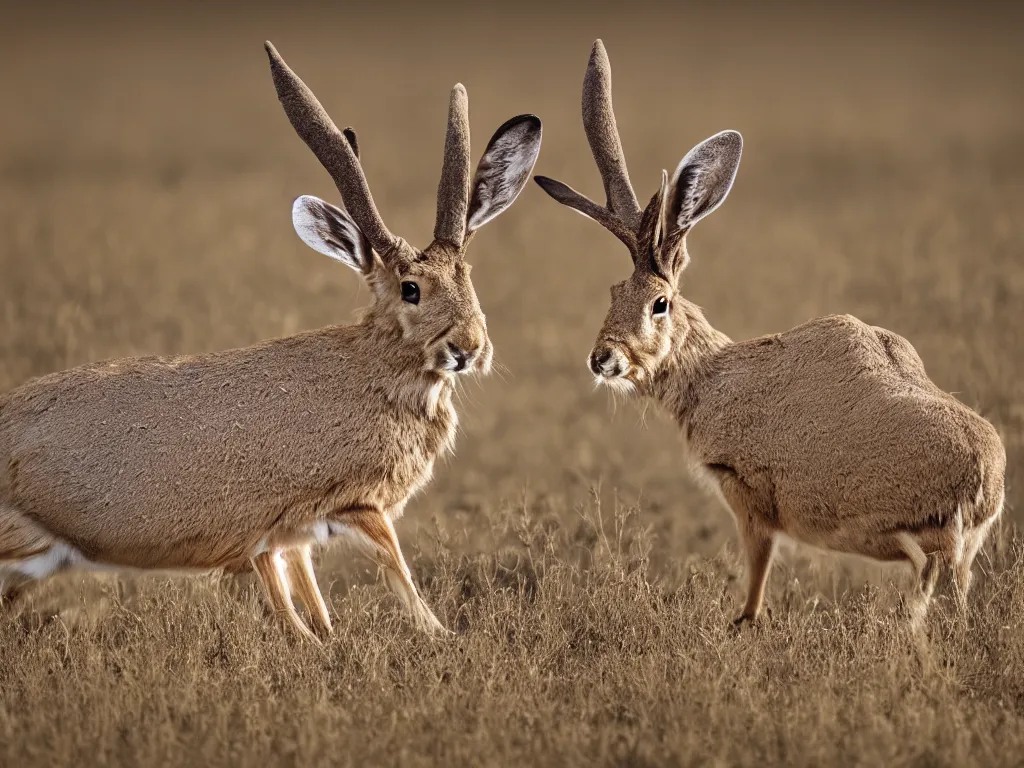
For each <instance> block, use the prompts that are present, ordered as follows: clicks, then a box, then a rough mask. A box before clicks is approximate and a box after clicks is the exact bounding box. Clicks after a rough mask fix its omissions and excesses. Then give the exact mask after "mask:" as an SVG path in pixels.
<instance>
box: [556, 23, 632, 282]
mask: <svg viewBox="0 0 1024 768" xmlns="http://www.w3.org/2000/svg"><path fill="white" fill-rule="evenodd" d="M583 128H584V130H585V131H586V133H587V141H588V142H589V144H590V151H591V153H592V154H593V155H594V162H595V163H597V168H598V170H599V171H600V172H601V181H602V182H603V183H604V191H605V194H606V195H607V198H608V203H607V205H605V206H601V205H598V204H597V203H595V202H594V201H593V200H591V199H590V198H588V197H587V196H586V195H582V194H580V193H579V192H577V191H576V190H575V189H573V188H572V187H569V186H567V185H565V184H563V183H562V182H560V181H555V180H554V179H550V178H548V177H546V176H537V177H536V182H537V183H538V184H539V185H540V186H541V188H542V189H543V190H544V191H545V192H547V193H548V194H549V195H551V197H553V198H555V200H557V201H558V202H560V203H561V204H562V205H566V206H568V207H570V208H572V209H573V210H576V211H579V212H580V213H582V214H583V215H584V216H589V217H590V218H592V219H594V221H596V222H597V223H598V224H600V225H601V226H603V227H604V228H605V229H607V230H608V231H610V232H611V233H612V234H613V235H615V236H616V237H617V238H618V239H619V240H621V241H622V242H623V244H625V246H626V247H627V248H628V249H629V255H630V256H631V257H632V258H633V261H634V262H635V261H636V258H637V237H638V234H639V227H640V224H641V221H640V219H641V213H642V212H641V210H640V204H639V203H638V202H637V199H636V194H635V193H634V192H633V185H632V184H630V182H629V173H628V171H627V170H626V156H625V155H624V154H623V152H622V142H621V141H619V130H618V128H617V127H616V126H615V113H614V112H613V111H612V73H611V65H610V64H609V63H608V54H607V53H606V52H605V50H604V43H602V42H601V41H600V40H597V41H595V42H594V48H593V50H592V51H591V52H590V62H589V63H588V64H587V74H586V76H585V77H584V78H583Z"/></svg>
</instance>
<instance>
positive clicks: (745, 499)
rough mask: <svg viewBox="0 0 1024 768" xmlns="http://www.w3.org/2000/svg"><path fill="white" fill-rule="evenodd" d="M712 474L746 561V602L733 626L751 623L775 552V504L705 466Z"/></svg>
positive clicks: (732, 474) (724, 470)
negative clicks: (733, 524) (734, 523)
mask: <svg viewBox="0 0 1024 768" xmlns="http://www.w3.org/2000/svg"><path fill="white" fill-rule="evenodd" d="M707 468H708V469H709V470H710V471H711V472H712V474H713V476H714V478H715V481H716V482H717V484H718V488H719V490H720V491H721V494H722V499H723V500H724V501H725V503H726V505H727V506H728V507H729V511H730V512H732V515H733V518H734V519H735V520H736V528H737V531H738V532H739V535H740V542H741V544H742V546H743V552H744V554H745V555H746V559H747V599H746V603H745V604H744V606H743V612H742V613H741V614H740V615H739V616H738V617H737V618H736V619H735V621H734V622H733V624H734V625H736V626H740V625H742V624H744V623H745V622H753V621H755V620H756V619H757V617H758V615H759V614H760V613H761V605H762V604H763V602H764V590H765V585H766V584H767V583H768V574H769V573H770V572H771V567H772V556H773V555H774V553H775V527H774V524H773V521H774V519H775V505H774V504H773V503H772V501H771V499H770V497H769V496H768V495H767V494H765V493H761V492H758V491H757V490H755V489H754V488H752V487H751V486H750V485H748V484H747V483H745V482H744V481H743V479H742V478H741V477H740V476H739V475H738V474H737V473H736V471H735V470H734V469H732V467H729V466H727V465H724V464H712V465H708V467H707Z"/></svg>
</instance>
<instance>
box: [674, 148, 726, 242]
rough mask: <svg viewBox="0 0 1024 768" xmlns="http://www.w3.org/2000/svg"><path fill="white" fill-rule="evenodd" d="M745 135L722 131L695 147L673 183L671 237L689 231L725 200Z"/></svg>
mask: <svg viewBox="0 0 1024 768" xmlns="http://www.w3.org/2000/svg"><path fill="white" fill-rule="evenodd" d="M742 153H743V137H742V136H740V134H739V133H738V132H737V131H722V132H721V133H716V134H715V135H714V136H712V137H711V138H709V139H705V140H704V141H702V142H701V143H700V144H698V145H697V146H695V147H694V148H693V149H691V150H690V151H689V152H688V153H687V154H686V157H684V158H683V159H682V161H680V163H679V165H678V166H677V167H676V170H675V173H673V174H672V181H671V183H670V184H669V201H668V206H667V216H668V226H669V231H668V233H667V234H668V236H669V237H672V236H673V235H675V234H677V233H679V232H682V233H685V232H687V231H688V230H689V229H690V227H692V226H693V225H694V224H696V223H697V222H698V221H700V220H701V219H703V218H704V217H705V216H707V215H708V214H709V213H711V212H712V211H713V210H715V209H716V208H717V207H718V206H719V205H721V204H722V202H723V201H724V200H725V198H726V196H727V195H728V194H729V190H730V189H732V183H733V181H734V180H735V179H736V171H737V170H739V167H740V155H741V154H742Z"/></svg>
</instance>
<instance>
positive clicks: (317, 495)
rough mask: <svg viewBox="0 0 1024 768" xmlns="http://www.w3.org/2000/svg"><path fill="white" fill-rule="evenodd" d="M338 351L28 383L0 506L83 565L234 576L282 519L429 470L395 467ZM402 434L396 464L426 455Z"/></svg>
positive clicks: (226, 358)
mask: <svg viewBox="0 0 1024 768" xmlns="http://www.w3.org/2000/svg"><path fill="white" fill-rule="evenodd" d="M350 336H351V334H350V333H349V332H348V330H347V329H345V328H337V329H331V331H330V332H326V333H325V332H323V331H318V332H314V333H309V334H303V335H300V336H297V337H291V338H288V339H279V340H274V341H270V342H265V343H263V344H260V345H256V346H255V347H251V348H247V349H245V350H234V351H229V352H220V353H213V354H209V355H203V356H197V357H188V358H180V359H173V358H172V359H161V358H138V359H129V360H119V361H111V362H109V363H97V364H92V365H86V366H82V367H79V368H75V369H72V370H69V371H63V372H60V373H56V374H51V375H49V376H45V377H42V378H40V379H37V380H35V381H32V382H29V383H28V384H26V385H24V386H23V387H21V388H19V389H16V390H14V391H13V392H11V393H9V394H8V396H7V402H6V405H5V406H4V412H3V417H2V419H0V446H5V445H6V446H7V450H6V455H7V456H8V458H7V459H5V461H8V462H9V464H10V465H11V469H10V470H9V471H8V479H7V484H8V486H9V489H8V490H7V494H6V495H7V497H8V498H9V502H10V504H11V505H13V506H14V507H15V508H16V509H17V510H18V511H19V513H21V514H22V515H24V516H25V517H27V518H28V519H30V520H32V521H34V522H36V523H38V524H40V525H42V526H43V527H44V528H45V529H46V530H47V531H48V532H49V533H51V534H53V535H54V536H56V537H58V538H60V539H61V540H63V541H66V542H68V543H70V544H72V545H73V546H74V547H75V548H76V549H77V550H79V551H80V552H82V553H83V554H84V555H85V556H86V557H87V558H89V559H94V560H100V561H104V562H114V563H116V564H119V565H140V566H141V565H145V566H148V567H189V566H193V567H215V566H217V565H221V564H224V563H229V562H235V561H238V560H239V559H241V558H244V557H246V556H247V555H248V553H249V551H250V550H251V548H252V547H254V546H255V545H256V543H257V542H258V541H259V539H260V537H261V536H262V535H264V534H265V533H266V532H267V531H268V530H269V529H270V528H272V527H274V526H275V525H281V524H287V522H288V518H289V517H290V516H295V515H300V516H301V515H306V514H308V513H309V511H310V510H311V509H314V508H315V509H320V507H321V506H324V505H327V506H329V507H334V508H343V507H345V506H347V505H349V504H351V505H358V504H375V505H376V504H379V505H380V506H381V507H382V508H386V506H387V505H388V504H392V503H397V502H399V501H401V500H403V499H401V498H392V496H393V495H394V494H395V489H396V488H400V487H402V486H403V484H404V485H405V486H413V485H415V483H416V482H417V480H418V478H417V477H415V474H416V472H417V471H423V468H424V467H423V465H424V464H425V463H427V464H429V458H432V457H429V458H427V457H426V456H424V457H422V458H423V460H421V461H419V462H415V461H414V462H409V461H407V460H405V459H407V458H408V457H406V456H401V455H396V451H395V449H394V447H393V438H391V439H390V440H389V436H392V435H393V434H394V432H395V428H396V419H397V418H399V416H396V412H395V411H396V409H393V408H388V407H386V406H385V405H384V404H383V403H382V401H381V399H380V398H379V397H376V396H375V393H374V392H373V391H371V390H370V389H369V387H370V386H371V383H369V382H368V381H367V380H365V379H363V378H360V377H359V376H354V375H352V372H351V370H350V368H351V367H353V365H352V364H353V362H354V361H352V360H349V361H348V362H346V357H349V358H350V357H351V356H352V355H358V354H360V350H354V349H352V345H351V341H352V339H351V337H350ZM403 426H405V427H406V429H407V430H408V431H409V434H408V435H407V441H406V443H405V444H404V446H403V447H404V448H405V450H406V451H408V452H409V453H413V454H414V453H415V452H416V450H417V449H418V448H419V449H420V450H421V452H422V453H424V454H426V453H428V452H429V447H430V446H426V445H424V440H425V439H428V438H430V437H431V435H429V434H427V433H418V432H417V431H416V422H415V420H410V421H409V423H408V424H404V425H403ZM428 469H429V467H428ZM403 472H405V473H406V474H408V475H410V476H408V477H405V476H402V473H403ZM341 478H346V479H347V480H348V482H347V483H341V482H340V479H341ZM323 511H332V510H331V509H324V510H323Z"/></svg>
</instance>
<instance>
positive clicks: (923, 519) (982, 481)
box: [689, 315, 1005, 545]
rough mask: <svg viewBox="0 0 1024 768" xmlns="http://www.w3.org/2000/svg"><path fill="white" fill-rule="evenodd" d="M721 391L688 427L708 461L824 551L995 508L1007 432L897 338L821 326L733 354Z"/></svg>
mask: <svg viewBox="0 0 1024 768" xmlns="http://www.w3.org/2000/svg"><path fill="white" fill-rule="evenodd" d="M708 382H709V384H708V385H706V386H704V387H702V388H701V396H700V398H699V403H698V405H697V407H696V408H695V410H694V413H693V415H692V417H691V423H690V426H689V429H690V432H691V435H692V436H693V437H692V444H693V447H694V450H695V451H696V453H697V456H698V458H699V460H700V461H703V462H704V463H708V464H715V463H719V464H722V465H726V466H730V467H732V468H733V469H734V470H735V471H736V472H737V473H738V474H739V475H740V477H741V478H743V479H744V481H745V482H747V483H748V484H749V485H751V486H752V487H755V488H757V489H758V490H759V491H760V492H762V493H765V494H770V496H771V500H772V503H773V506H774V509H775V512H776V514H777V515H778V520H777V521H776V522H777V524H778V525H779V527H780V528H782V529H783V530H786V531H789V532H791V533H793V534H794V535H797V536H799V537H800V538H803V539H805V540H808V541H810V542H811V543H815V542H818V543H821V544H823V545H831V544H833V542H831V541H830V539H831V538H832V537H834V536H835V535H836V534H842V533H844V532H848V531H849V530H850V529H856V530H857V531H862V532H865V533H867V532H872V531H873V532H878V531H883V530H893V529H897V528H921V527H926V526H937V527H941V526H943V525H945V524H946V523H947V522H948V521H949V520H950V519H952V517H953V516H954V515H956V514H962V515H963V516H964V523H965V524H966V525H973V524H978V523H980V522H982V518H984V517H987V516H989V515H991V514H994V512H995V511H996V510H995V506H996V504H997V500H998V497H999V496H1000V494H1001V491H1002V479H1003V472H1004V469H1005V453H1004V450H1003V446H1002V443H1001V441H1000V440H999V436H998V434H997V433H996V431H995V429H994V428H993V427H992V425H991V424H989V423H988V422H987V421H986V420H985V419H983V418H982V417H981V416H979V415H978V414H976V413H975V412H973V411H971V410H970V409H969V408H967V407H966V406H964V405H963V404H962V403H960V402H959V401H957V400H956V399H955V398H954V397H952V396H951V395H949V394H947V393H945V392H943V391H942V390H940V389H939V388H938V387H937V386H936V385H935V384H934V383H933V382H932V381H931V380H930V379H929V378H928V376H927V374H926V373H925V369H924V366H923V364H922V363H921V360H920V358H919V357H918V355H917V353H916V352H915V351H914V349H913V347H912V346H911V345H910V343H909V342H907V341H906V340H905V339H903V338H902V337H900V336H898V335H896V334H894V333H892V332H890V331H886V330H884V329H879V328H874V327H872V326H869V325H866V324H865V323H863V322H861V321H859V320H857V319H856V318H853V317H850V316H848V315H841V316H829V317H823V318H818V319H816V320H812V321H810V322H808V323H805V324H803V325H800V326H797V327H796V328H793V329H792V330H790V331H788V332H786V333H782V334H777V335H775V336H768V337H763V338H759V339H753V340H750V341H746V342H739V343H737V344H733V345H729V346H728V347H726V348H725V349H724V350H723V351H722V353H721V354H720V355H719V356H718V357H717V358H716V359H715V360H714V362H713V364H712V365H711V367H710V369H709V376H708ZM989 497H992V498H991V499H989Z"/></svg>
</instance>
